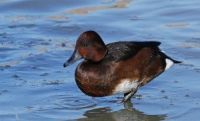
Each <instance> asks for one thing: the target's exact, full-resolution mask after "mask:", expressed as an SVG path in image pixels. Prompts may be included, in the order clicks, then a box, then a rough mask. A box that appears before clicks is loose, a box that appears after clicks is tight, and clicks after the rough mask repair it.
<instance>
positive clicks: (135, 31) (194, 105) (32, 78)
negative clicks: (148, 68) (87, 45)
mask: <svg viewBox="0 0 200 121" xmlns="http://www.w3.org/2000/svg"><path fill="white" fill-rule="evenodd" d="M199 5H200V1H199V0H193V1H189V0H182V1H178V0H165V1H160V0H148V1H147V0H96V1H94V0H87V1H85V0H76V1H72V0H71V1H69V0H59V1H57V0H48V1H42V0H1V1H0V120H1V121H44V120H46V121H47V120H48V121H67V120H80V121H93V120H97V121H103V120H108V121H125V120H126V121H132V120H134V121H138V120H141V121H160V120H169V121H174V120H176V121H188V120H192V121H198V120H199V119H200V115H199V114H200V96H199V93H200V87H199V85H200V81H199V78H200V27H199V26H200V16H199V13H200V7H199ZM85 30H95V31H97V32H99V33H100V35H101V36H102V38H103V39H104V40H105V42H106V43H109V42H113V41H125V40H139V41H143V40H155V41H161V42H162V45H161V48H162V49H163V50H164V51H165V52H166V53H167V54H168V55H170V56H171V57H173V58H176V59H178V60H181V61H183V63H182V64H180V65H175V66H173V67H172V68H171V69H169V70H168V71H166V72H165V73H163V74H162V75H160V76H159V77H158V78H156V79H154V80H153V81H152V82H151V83H149V84H148V85H146V86H144V87H143V88H141V89H140V90H139V91H138V92H137V94H136V95H135V96H134V97H133V98H132V104H126V105H123V104H121V103H119V100H121V99H122V95H115V96H110V97H103V98H95V99H92V98H91V97H88V96H86V95H84V94H83V93H82V92H81V91H80V90H79V89H78V87H77V86H76V84H75V81H74V70H75V67H76V65H77V64H74V65H72V66H69V67H68V68H63V67H62V65H63V62H64V61H65V60H66V59H67V58H68V57H69V56H70V54H71V53H72V51H73V48H74V44H75V40H76V38H77V36H78V35H79V34H80V33H81V32H83V31H85Z"/></svg>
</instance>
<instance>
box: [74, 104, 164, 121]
mask: <svg viewBox="0 0 200 121" xmlns="http://www.w3.org/2000/svg"><path fill="white" fill-rule="evenodd" d="M111 110H112V109H111V108H109V107H103V108H95V109H92V110H88V111H86V112H85V113H84V114H83V116H85V118H80V119H78V121H105V120H106V121H161V120H164V119H165V117H166V115H148V114H145V113H143V112H141V111H139V110H137V109H135V108H134V107H132V103H131V102H128V103H126V104H125V106H124V109H120V110H118V111H114V112H111Z"/></svg>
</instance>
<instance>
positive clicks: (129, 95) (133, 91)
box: [122, 89, 137, 102]
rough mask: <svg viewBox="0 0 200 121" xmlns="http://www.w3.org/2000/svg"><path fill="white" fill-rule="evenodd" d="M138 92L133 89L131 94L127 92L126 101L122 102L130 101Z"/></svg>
mask: <svg viewBox="0 0 200 121" xmlns="http://www.w3.org/2000/svg"><path fill="white" fill-rule="evenodd" d="M136 92H137V89H133V90H132V91H130V92H127V93H125V94H124V99H123V100H122V102H126V101H130V99H131V97H132V96H133V95H134V94H135V93H136Z"/></svg>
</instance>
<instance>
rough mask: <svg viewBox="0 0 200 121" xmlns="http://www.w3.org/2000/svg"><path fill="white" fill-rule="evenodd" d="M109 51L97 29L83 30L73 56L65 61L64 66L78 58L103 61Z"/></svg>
mask: <svg viewBox="0 0 200 121" xmlns="http://www.w3.org/2000/svg"><path fill="white" fill-rule="evenodd" d="M106 53H107V48H106V45H105V44H104V42H103V40H102V39H101V37H100V36H99V35H98V34H97V33H96V32H95V31H86V32H83V33H82V34H81V35H80V36H79V37H78V39H77V41H76V46H75V50H74V52H73V54H72V55H71V57H70V58H69V59H68V60H67V61H66V62H65V63H64V67H66V66H68V65H70V64H73V63H74V62H76V61H77V60H80V59H82V58H83V59H86V60H90V61H93V62H99V61H101V60H102V59H103V58H104V56H105V55H106Z"/></svg>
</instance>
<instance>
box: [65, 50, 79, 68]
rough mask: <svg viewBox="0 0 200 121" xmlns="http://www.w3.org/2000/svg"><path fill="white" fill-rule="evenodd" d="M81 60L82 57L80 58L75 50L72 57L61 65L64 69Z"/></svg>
mask: <svg viewBox="0 0 200 121" xmlns="http://www.w3.org/2000/svg"><path fill="white" fill-rule="evenodd" d="M80 59H82V57H81V56H80V54H79V53H78V52H77V51H76V50H75V51H74V52H73V54H72V56H71V57H70V58H69V59H68V60H67V61H66V62H65V63H64V64H63V66H64V67H67V66H69V65H71V64H73V63H75V62H76V61H78V60H80Z"/></svg>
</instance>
